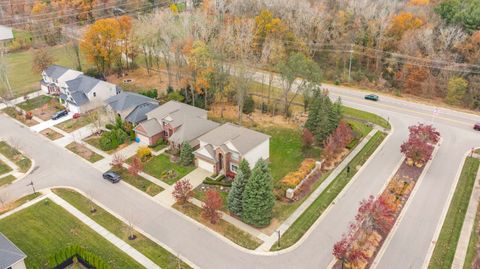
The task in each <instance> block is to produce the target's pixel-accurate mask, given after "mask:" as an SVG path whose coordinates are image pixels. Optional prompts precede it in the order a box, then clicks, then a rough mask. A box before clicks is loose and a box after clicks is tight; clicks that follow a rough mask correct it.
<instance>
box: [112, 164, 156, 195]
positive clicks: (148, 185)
mask: <svg viewBox="0 0 480 269" xmlns="http://www.w3.org/2000/svg"><path fill="white" fill-rule="evenodd" d="M112 170H113V171H115V172H116V173H118V174H119V175H120V177H121V178H122V180H123V181H125V182H127V183H128V184H130V185H132V186H134V187H135V188H137V189H139V190H141V191H143V192H145V193H146V194H148V195H150V196H155V195H157V194H159V193H160V192H162V191H163V188H162V187H160V186H158V185H157V184H154V183H152V182H151V181H149V180H147V179H145V178H143V177H141V176H133V175H132V174H130V173H129V172H128V170H127V169H125V168H122V169H115V168H114V169H112Z"/></svg>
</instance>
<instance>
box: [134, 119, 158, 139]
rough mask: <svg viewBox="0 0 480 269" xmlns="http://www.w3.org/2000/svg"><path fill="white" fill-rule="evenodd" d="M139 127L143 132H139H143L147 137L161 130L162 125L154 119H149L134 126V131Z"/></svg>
mask: <svg viewBox="0 0 480 269" xmlns="http://www.w3.org/2000/svg"><path fill="white" fill-rule="evenodd" d="M139 129H143V130H144V132H140V133H143V134H144V135H146V136H148V137H152V136H154V135H156V134H158V133H160V132H162V131H163V127H162V125H160V123H158V121H157V120H156V119H149V120H147V121H144V122H142V123H140V124H139V125H138V126H137V127H135V131H138V130H139Z"/></svg>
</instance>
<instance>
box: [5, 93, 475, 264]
mask: <svg viewBox="0 0 480 269" xmlns="http://www.w3.org/2000/svg"><path fill="white" fill-rule="evenodd" d="M329 89H330V93H331V95H332V96H333V97H336V96H341V97H342V101H343V103H344V104H345V105H347V106H351V107H354V108H358V109H362V110H366V111H369V112H372V113H376V114H378V115H380V116H383V117H385V118H389V120H390V122H391V124H392V126H393V130H392V134H391V135H390V136H389V137H387V140H386V142H385V144H384V146H383V147H382V148H380V149H379V150H378V151H377V154H376V155H374V156H373V157H372V158H373V159H372V161H370V162H369V163H368V165H367V166H366V167H365V168H364V169H363V170H362V171H361V173H359V174H358V176H357V177H356V178H355V180H354V181H353V183H352V184H351V185H350V186H349V187H348V189H346V190H345V192H343V195H342V197H339V199H338V201H337V203H336V204H335V205H334V206H332V207H331V209H330V210H329V211H328V212H325V213H324V214H323V216H322V217H321V219H320V221H318V222H317V223H316V225H315V226H314V228H313V230H312V231H311V233H310V235H309V236H308V237H307V238H305V240H304V241H303V242H302V243H301V244H298V245H296V246H294V247H293V248H291V249H288V250H286V251H282V252H280V253H270V254H268V255H259V254H256V253H253V252H249V251H245V250H242V249H240V248H239V247H236V246H234V245H233V244H230V243H227V242H226V241H225V240H223V239H220V238H219V237H218V236H217V235H215V234H214V233H212V232H211V231H209V230H205V229H204V228H202V227H201V226H199V225H195V224H193V221H192V220H190V219H188V218H187V217H185V216H182V215H180V214H178V213H176V212H174V211H172V210H171V209H167V208H165V207H163V206H161V205H159V204H158V203H156V202H154V201H152V200H151V199H150V198H148V197H146V196H145V195H144V194H142V193H139V192H137V191H135V190H132V188H130V187H128V186H126V185H125V184H116V185H112V184H109V183H107V182H105V181H104V180H102V179H101V172H100V171H97V170H95V169H94V168H92V166H91V165H90V164H88V163H86V162H85V161H83V160H82V159H80V158H78V157H76V156H74V155H73V154H71V153H70V152H68V151H67V150H66V149H62V148H60V147H58V146H56V145H54V144H52V143H50V142H49V141H48V140H47V139H46V138H44V137H42V136H40V135H38V134H35V133H33V132H31V131H30V130H29V129H28V128H24V127H22V126H20V125H19V124H17V123H16V122H14V121H12V120H11V119H10V118H7V117H5V116H3V115H0V138H4V139H7V140H8V139H9V138H11V137H15V139H16V140H17V141H18V142H19V145H20V146H21V149H22V150H23V151H24V152H26V154H27V155H29V156H30V157H31V158H33V159H34V160H35V162H36V166H37V167H38V168H37V169H36V170H35V171H34V172H33V173H32V174H30V175H28V176H27V177H25V178H23V179H21V180H19V181H17V182H16V183H15V184H12V185H9V186H7V187H6V188H3V189H0V195H3V197H5V196H7V199H14V198H16V197H19V196H21V195H23V194H26V193H29V192H31V190H30V187H27V186H26V184H28V183H29V182H30V180H33V181H34V183H35V186H36V188H37V189H41V188H47V187H54V186H58V185H62V186H72V187H75V188H78V189H80V190H82V191H84V192H85V193H89V194H91V196H92V197H93V198H94V199H95V200H97V201H98V202H100V203H101V204H102V205H104V206H106V207H107V208H109V209H110V210H112V211H114V212H115V213H117V214H118V215H121V216H122V217H124V218H125V219H130V220H132V222H133V223H134V225H135V226H137V227H139V228H140V229H142V230H143V231H145V232H146V233H148V234H149V235H151V236H153V237H155V238H156V239H158V240H159V241H161V242H163V243H164V244H166V245H167V246H169V247H170V248H171V249H173V250H175V251H177V252H178V253H179V254H180V255H182V256H183V257H185V258H187V259H188V260H189V261H191V262H193V263H194V264H195V265H196V266H197V267H199V268H209V269H210V268H276V269H278V268H327V267H328V265H329V264H330V263H331V261H332V255H331V249H332V246H333V244H334V242H336V241H337V240H338V239H339V238H340V237H341V235H342V233H343V232H345V231H346V229H347V226H348V223H349V222H350V221H351V220H352V219H353V217H354V215H355V212H356V209H357V207H358V203H359V201H360V200H362V199H364V198H366V197H368V196H369V195H371V194H378V193H379V192H380V191H381V190H382V189H383V187H384V185H385V184H386V182H387V181H388V180H389V178H390V176H391V174H392V172H394V170H395V168H396V167H397V166H398V164H399V162H400V161H401V159H402V156H401V154H400V152H399V147H400V144H401V143H402V142H403V141H404V140H405V139H406V137H407V134H408V132H407V127H408V126H410V125H412V124H416V123H418V122H424V123H431V122H432V121H434V125H435V127H437V128H438V129H439V131H440V132H441V135H442V138H443V142H442V144H441V146H440V149H439V151H438V153H437V155H436V157H435V158H434V159H433V161H432V165H431V166H430V169H429V170H428V171H427V172H426V176H425V178H424V179H423V181H422V182H421V183H420V184H418V185H417V186H416V187H415V188H416V189H417V190H416V191H417V192H416V194H415V195H414V196H412V197H411V205H410V206H409V208H408V209H407V211H406V214H405V216H404V218H403V219H402V220H401V221H400V222H399V226H398V230H397V231H396V233H395V234H394V235H393V240H392V242H391V243H390V244H389V245H388V246H387V247H386V250H385V253H384V255H383V256H382V257H381V259H379V264H378V267H377V268H388V269H390V268H402V269H403V268H421V266H422V264H423V262H424V259H425V257H426V254H427V251H428V248H429V246H430V242H431V240H432V238H433V236H434V232H435V229H436V227H437V224H438V222H439V219H440V216H441V213H442V211H443V209H444V207H445V206H447V205H446V202H447V197H448V194H449V192H450V190H451V189H452V188H453V187H454V184H455V181H456V175H457V171H458V169H459V168H461V167H460V165H461V163H462V160H463V158H464V155H465V153H466V152H467V151H468V150H469V149H471V148H472V147H474V146H480V133H478V132H474V131H473V130H472V126H473V123H474V122H476V121H478V122H480V117H478V116H474V115H470V114H465V113H461V112H456V111H451V110H446V109H441V110H440V113H439V114H438V115H437V116H436V117H435V118H433V117H432V115H433V113H432V112H433V111H434V108H433V107H431V106H427V105H419V104H415V103H409V102H405V101H401V100H397V99H394V98H388V97H383V96H382V97H381V101H380V102H378V103H375V102H367V101H365V100H363V94H362V93H361V92H358V91H353V90H346V89H344V88H339V87H334V86H329ZM175 254H177V253H175Z"/></svg>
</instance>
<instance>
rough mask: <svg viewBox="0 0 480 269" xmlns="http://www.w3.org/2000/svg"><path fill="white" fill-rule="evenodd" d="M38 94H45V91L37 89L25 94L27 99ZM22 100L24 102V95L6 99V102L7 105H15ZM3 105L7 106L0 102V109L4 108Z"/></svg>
mask: <svg viewBox="0 0 480 269" xmlns="http://www.w3.org/2000/svg"><path fill="white" fill-rule="evenodd" d="M40 95H45V93H44V92H43V91H42V90H38V91H36V92H32V93H30V94H27V99H32V98H35V97H38V96H40ZM22 102H25V97H24V96H20V97H18V98H15V99H13V100H10V101H7V103H8V104H9V105H17V104H20V103H22ZM5 107H7V106H6V104H4V103H0V109H4V108H5Z"/></svg>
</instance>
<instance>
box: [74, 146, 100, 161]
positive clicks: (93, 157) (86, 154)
mask: <svg viewBox="0 0 480 269" xmlns="http://www.w3.org/2000/svg"><path fill="white" fill-rule="evenodd" d="M66 148H67V149H68V150H70V151H71V152H73V153H75V154H77V155H78V156H80V157H82V158H84V159H85V160H87V161H89V162H91V163H94V162H98V161H100V160H101V159H103V156H102V155H100V154H97V153H95V152H93V151H92V150H90V149H89V148H87V147H85V146H84V145H82V144H80V143H77V142H72V143H70V144H68V145H67V146H66Z"/></svg>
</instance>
